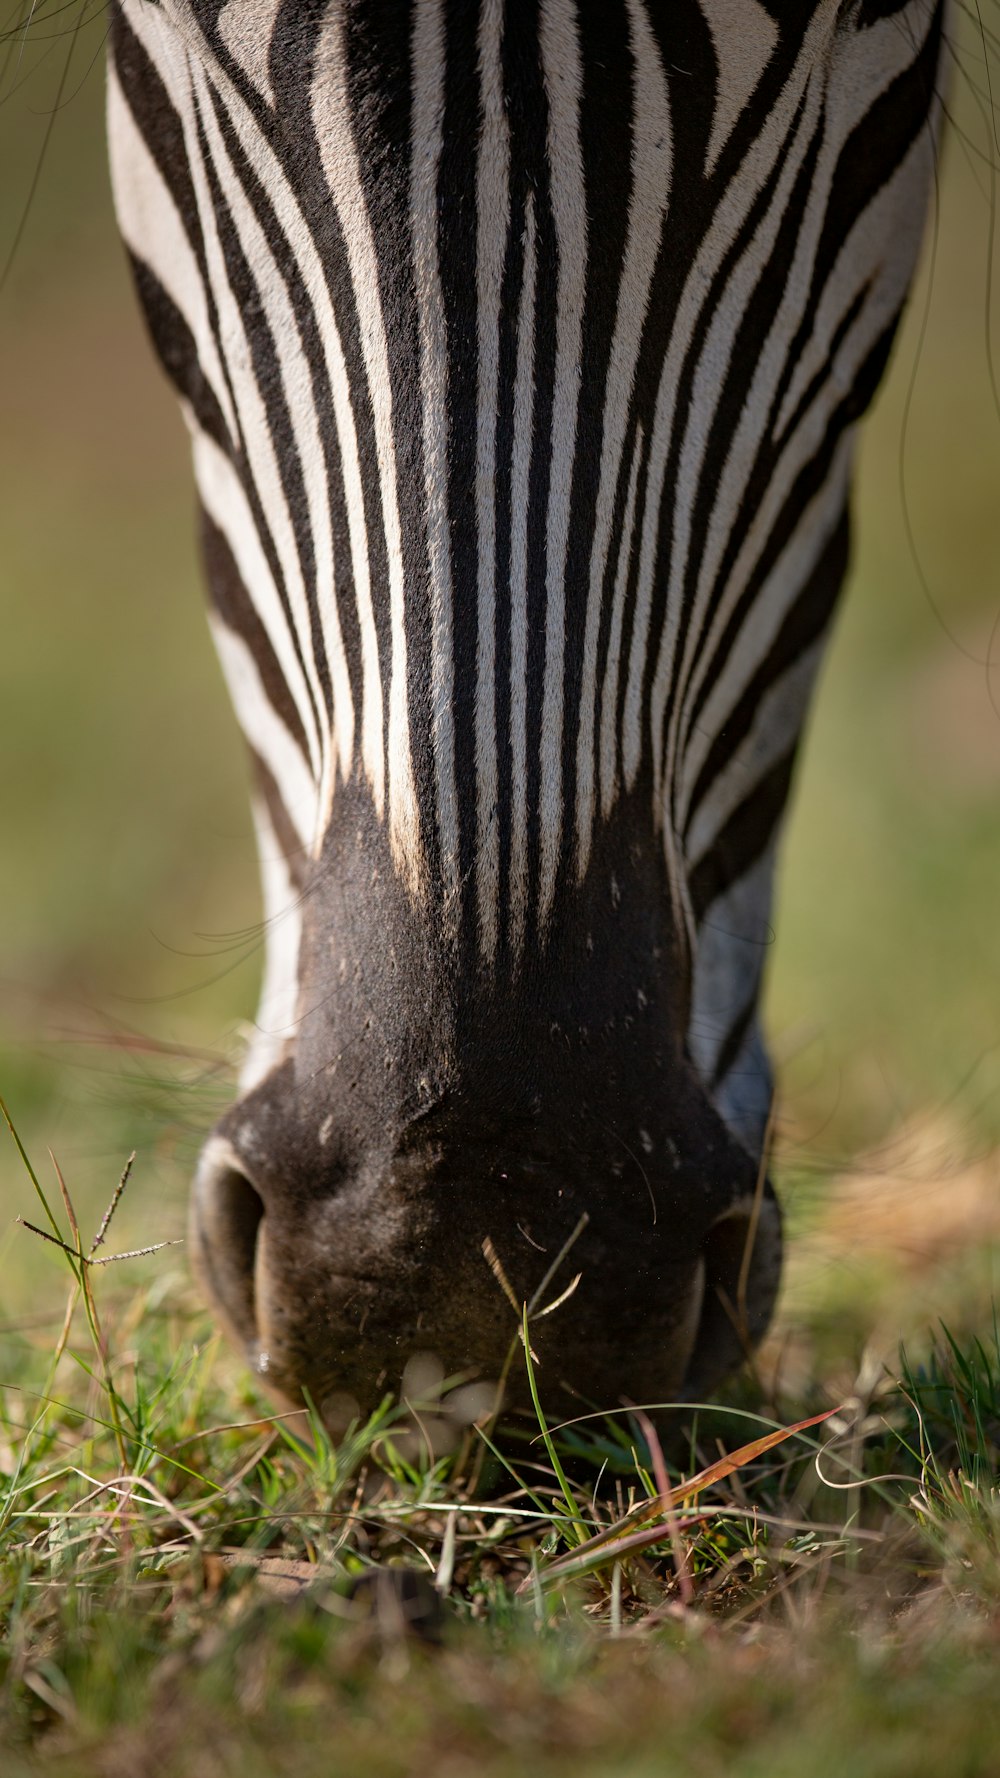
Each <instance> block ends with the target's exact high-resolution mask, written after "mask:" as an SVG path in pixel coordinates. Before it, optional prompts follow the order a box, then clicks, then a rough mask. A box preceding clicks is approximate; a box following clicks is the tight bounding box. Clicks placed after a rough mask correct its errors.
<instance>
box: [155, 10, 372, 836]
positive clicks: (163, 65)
mask: <svg viewBox="0 0 1000 1778" xmlns="http://www.w3.org/2000/svg"><path fill="white" fill-rule="evenodd" d="M128 15H129V24H130V26H131V29H132V30H133V31H134V32H135V34H136V36H137V37H138V38H139V40H140V41H141V43H142V44H143V47H144V48H145V50H146V52H147V54H148V55H149V56H150V57H151V59H152V60H153V63H154V65H155V66H156V68H157V70H158V72H159V74H160V76H161V78H162V80H163V81H164V84H165V85H166V86H167V88H168V91H169V90H171V88H172V89H173V93H174V101H175V104H176V106H177V109H178V113H179V115H180V116H181V118H182V119H183V115H184V112H185V109H186V102H185V101H186V84H187V74H186V57H185V51H184V44H185V41H187V42H189V43H190V51H189V54H190V56H191V57H192V58H193V59H197V60H199V61H205V62H206V63H207V65H208V67H209V68H210V72H211V77H212V80H213V83H214V85H215V86H216V88H217V90H218V92H219V96H220V98H221V100H222V104H223V108H224V110H225V112H226V114H227V116H228V118H229V120H230V122H231V123H232V125H233V128H234V129H235V130H236V133H237V135H238V136H239V139H240V146H241V148H242V149H243V152H244V153H245V155H246V157H247V161H248V164H249V165H250V166H251V168H252V169H253V171H254V174H255V175H256V177H257V179H258V180H259V181H260V184H261V186H262V187H263V189H264V191H265V192H266V194H267V197H268V199H269V201H270V203H271V206H272V209H273V211H274V214H275V217H276V218H277V220H278V222H279V225H280V227H281V229H282V231H283V233H284V235H285V239H286V240H287V242H288V245H289V251H290V252H291V253H292V254H293V256H294V258H295V260H296V263H297V265H298V268H299V271H300V273H301V276H302V281H303V283H304V285H305V288H306V290H307V292H308V295H309V300H310V302H311V303H312V306H313V312H314V314H315V316H316V332H317V337H318V338H319V339H320V340H321V341H322V344H323V353H324V363H325V367H326V375H327V380H328V383H329V388H330V394H331V399H332V402H333V408H334V419H335V424H336V428H337V442H338V446H339V450H340V457H341V468H342V474H343V483H344V501H345V505H346V509H347V525H348V533H349V536H350V542H351V568H352V574H353V583H354V588H353V590H354V603H355V605H356V609H357V616H358V624H359V628H360V635H361V663H362V695H363V710H362V721H361V733H362V761H363V765H364V770H365V775H366V777H367V778H368V782H369V784H370V786H371V791H372V798H373V801H374V804H375V808H376V811H377V813H378V814H379V816H381V815H382V814H383V812H384V806H385V748H384V741H383V734H382V677H381V672H380V668H379V659H378V641H377V637H376V632H375V618H374V612H373V610H372V599H371V575H370V568H369V560H368V535H367V527H366V522H365V510H364V497H363V493H362V484H361V463H360V457H359V452H358V440H357V431H356V428H355V423H354V414H353V412H352V409H351V402H350V391H349V387H348V379H347V368H346V365H345V362H344V354H343V349H342V346H341V341H340V333H339V330H338V328H337V322H336V317H335V315H334V312H333V306H332V303H331V300H330V293H329V289H328V286H327V282H326V274H325V271H324V268H323V265H322V262H321V261H320V258H319V255H318V253H317V252H316V249H315V246H314V244H313V239H312V235H311V234H310V231H309V228H308V225H307V223H306V220H305V218H304V216H303V214H302V210H301V207H300V205H299V201H298V198H297V196H296V194H295V191H294V189H293V187H292V186H291V185H290V184H289V182H288V179H287V177H286V175H285V172H284V169H283V167H282V166H281V163H280V161H279V160H278V159H277V157H276V156H275V155H274V154H273V153H272V151H271V149H270V147H269V146H268V144H267V142H266V140H265V138H264V137H263V136H262V135H261V132H260V129H259V127H258V125H257V121H256V119H255V118H254V116H253V114H252V112H251V111H250V110H249V108H248V107H247V105H246V104H245V103H244V101H243V100H242V98H241V97H240V95H239V93H238V92H237V90H236V88H235V87H234V85H233V83H232V82H231V81H230V80H228V79H227V77H226V76H225V74H224V73H223V72H222V70H221V69H220V68H219V67H218V64H217V63H216V62H215V59H214V58H213V57H212V56H211V54H210V52H208V51H207V48H206V45H205V42H204V38H203V37H202V34H201V32H200V30H199V28H198V25H197V21H196V20H195V17H194V14H193V12H192V10H191V8H190V7H188V6H183V7H181V8H179V9H175V10H174V11H173V13H172V16H171V20H170V23H169V24H166V25H165V24H164V21H163V20H161V19H160V17H159V9H158V8H156V7H152V6H149V5H146V4H137V5H130V6H129V7H128ZM178 70H179V71H180V72H179V73H178ZM189 106H190V101H189V100H187V108H189Z"/></svg>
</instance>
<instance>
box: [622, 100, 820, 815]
mask: <svg viewBox="0 0 1000 1778" xmlns="http://www.w3.org/2000/svg"><path fill="white" fill-rule="evenodd" d="M822 97H823V94H822V86H821V83H820V81H819V80H811V81H810V83H809V89H808V93H807V98H806V103H805V104H804V106H803V108H802V113H801V116H800V117H799V120H798V124H797V127H796V131H795V137H794V139H793V141H792V143H791V144H790V147H789V150H788V153H787V154H786V156H785V159H784V164H783V166H782V169H781V173H780V176H779V178H778V181H777V183H776V186H775V189H774V192H773V194H772V197H771V201H770V203H769V205H768V208H767V210H766V212H765V214H764V216H763V218H762V219H761V221H760V223H759V225H758V227H757V228H756V230H755V231H754V234H753V236H752V238H751V240H750V241H749V242H748V243H747V245H746V247H745V249H744V251H743V252H742V253H741V255H740V257H739V259H738V261H737V262H736V264H735V265H734V266H733V268H732V271H731V272H730V275H729V277H728V278H727V280H726V285H725V288H724V289H723V290H722V291H721V292H720V293H719V294H718V296H717V298H716V302H715V307H714V310H713V313H712V320H711V323H710V325H709V327H708V329H707V331H706V334H705V339H704V343H703V346H702V349H701V352H700V354H699V358H698V366H697V370H696V372H695V377H694V381H693V384H692V388H691V407H690V416H689V418H688V422H687V425H686V428H685V432H684V442H683V447H682V450H681V453H680V457H679V460H678V465H677V476H676V480H675V506H674V513H675V523H674V533H673V548H672V553H671V563H670V570H671V571H670V582H669V591H668V599H669V600H670V602H671V603H672V604H673V603H676V604H677V605H678V606H680V605H681V604H682V602H683V599H684V582H685V579H686V576H687V570H688V567H689V564H690V553H691V530H692V524H693V521H694V516H695V509H696V505H697V501H698V498H699V495H700V494H701V492H702V488H703V484H704V483H705V477H706V472H707V474H708V475H709V476H710V477H711V478H712V483H710V484H709V485H711V486H712V491H713V494H714V508H713V513H712V517H711V519H710V521H709V528H708V537H707V539H706V546H705V549H704V551H703V554H702V557H701V561H700V562H699V564H698V569H699V572H698V579H697V583H696V589H695V594H694V599H693V603H692V604H691V606H690V608H689V617H688V626H687V631H686V634H685V639H684V647H683V651H682V654H681V659H680V662H679V663H677V662H675V661H674V658H673V649H671V669H672V671H671V674H670V678H669V679H668V677H667V674H666V672H665V670H664V668H665V664H666V663H665V661H664V657H663V654H662V652H661V657H660V661H659V662H658V665H657V673H656V678H655V680H654V686H653V696H652V700H651V710H652V724H653V750H654V751H653V757H654V766H655V773H656V783H657V787H658V790H659V791H660V794H661V795H662V796H663V797H664V798H666V795H667V789H666V787H667V786H675V772H676V768H677V759H678V754H679V751H680V741H679V737H680V735H681V734H682V732H683V731H682V727H681V724H682V717H683V713H684V691H685V689H686V685H687V679H688V676H689V674H690V672H691V670H692V667H694V669H695V670H697V666H698V663H699V660H700V658H702V657H701V656H700V655H699V649H700V648H701V646H702V643H703V637H702V630H703V626H704V623H705V617H706V612H711V613H712V614H713V619H714V611H715V609H716V605H715V602H716V601H718V603H719V605H721V604H723V603H724V602H725V601H724V599H722V600H719V590H720V589H719V588H718V586H717V584H716V582H717V574H718V558H719V557H720V556H721V553H722V550H723V549H724V548H725V545H726V542H727V538H728V535H731V534H732V528H733V520H734V519H735V516H736V508H735V506H729V507H723V506H722V503H721V500H720V496H719V492H718V490H719V487H720V486H722V487H725V488H727V489H728V488H729V486H730V485H731V483H732V481H734V480H738V481H740V482H741V483H742V482H745V479H746V476H747V475H748V473H749V469H750V465H751V463H752V461H753V455H754V453H755V451H756V449H757V447H758V445H759V444H760V436H759V435H760V432H761V430H762V427H763V422H764V418H765V416H766V413H767V394H766V391H767V389H768V388H769V387H773V384H774V381H775V379H776V377H777V375H778V374H779V369H780V364H781V362H783V361H784V355H785V350H786V345H787V342H786V341H782V340H780V339H778V337H777V335H776V333H775V331H774V329H773V328H772V333H771V337H770V340H769V342H768V344H769V345H770V346H771V351H770V352H769V351H768V350H767V347H765V350H764V352H763V353H762V355H761V362H760V364H759V365H758V369H757V373H756V379H755V380H756V381H757V382H758V383H759V384H760V385H761V387H760V388H759V390H758V392H757V393H756V394H753V393H752V394H751V396H750V397H749V398H748V400H747V402H746V404H745V405H744V408H743V412H742V414H741V417H740V422H739V424H738V426H737V428H736V434H735V437H734V438H733V439H731V440H730V441H729V446H728V450H727V453H726V459H725V463H724V465H723V468H722V471H721V474H720V473H719V467H718V464H717V462H716V461H714V460H713V459H709V457H708V456H707V450H708V443H709V437H710V433H711V428H712V425H713V422H714V419H715V415H716V411H717V408H718V406H719V403H720V401H721V399H722V396H723V394H724V391H725V387H726V383H727V381H728V378H729V375H730V369H731V364H732V354H733V350H734V347H735V343H736V337H737V334H738V331H739V327H740V324H741V322H742V320H743V317H744V315H745V314H746V310H747V306H748V304H749V302H750V300H751V298H752V296H753V293H754V291H755V290H756V289H757V286H758V284H759V282H760V278H761V275H762V270H766V267H767V261H768V256H769V255H770V253H771V250H772V248H773V245H774V241H775V239H776V237H777V234H778V231H779V229H780V227H781V223H782V221H783V220H784V216H785V211H786V209H787V205H788V196H789V192H790V190H791V188H792V185H793V184H794V181H795V177H796V174H797V173H798V170H799V165H800V162H801V157H802V151H803V149H804V147H805V145H806V144H807V143H808V141H809V140H810V138H811V136H812V133H813V130H814V128H815V126H816V122H817V119H818V117H819V113H820V107H821V104H822ZM818 442H819V440H818V439H817V443H818ZM716 478H717V479H716ZM772 486H774V487H779V488H780V490H781V494H782V496H785V495H787V491H788V488H789V486H790V481H789V480H788V478H787V472H779V474H778V475H776V476H775V479H774V482H773V484H772ZM727 522H728V531H727ZM770 528H771V527H770V524H769V522H768V519H767V517H766V516H765V513H764V512H763V511H762V510H760V509H758V511H756V512H755V513H754V515H753V518H752V520H751V521H750V524H749V525H748V526H747V529H746V531H745V532H744V533H743V539H742V547H741V556H746V555H750V554H751V553H752V555H753V559H756V555H757V554H758V553H759V550H760V548H761V547H762V545H763V542H764V540H765V539H766V537H767V535H768V533H769V530H770ZM713 569H714V570H715V572H714V573H713ZM746 572H747V570H744V568H743V567H742V564H740V565H738V566H737V567H736V568H735V569H734V571H733V574H732V576H731V578H730V583H729V585H730V588H731V589H732V596H733V597H734V598H735V597H737V596H738V594H739V593H740V592H741V591H742V589H743V587H744V586H745V584H746ZM671 683H672V684H673V686H674V689H675V694H676V695H675V699H674V705H673V710H672V714H671V718H670V726H669V732H668V735H667V738H666V745H665V746H664V744H663V741H662V738H661V737H662V728H663V713H664V709H665V706H666V702H667V696H668V693H669V690H670V686H671ZM663 806H664V813H665V815H666V813H667V803H666V801H664V805H663Z"/></svg>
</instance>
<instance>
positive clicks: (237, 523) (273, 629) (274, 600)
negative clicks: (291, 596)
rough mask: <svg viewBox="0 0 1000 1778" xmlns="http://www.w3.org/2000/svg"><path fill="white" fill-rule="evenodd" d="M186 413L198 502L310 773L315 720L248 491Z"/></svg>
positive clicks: (315, 753) (317, 764)
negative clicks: (268, 657)
mask: <svg viewBox="0 0 1000 1778" xmlns="http://www.w3.org/2000/svg"><path fill="white" fill-rule="evenodd" d="M185 417H186V419H187V422H188V427H189V429H190V432H191V440H192V451H193V457H194V473H195V480H196V481H197V483H198V491H199V493H200V495H201V499H202V504H203V505H204V508H205V511H206V513H207V514H208V516H209V518H210V519H211V521H212V523H213V525H215V526H216V528H217V529H218V530H219V531H221V532H222V535H223V536H224V537H225V539H226V542H227V543H228V545H229V549H230V552H231V554H232V557H233V561H234V562H235V564H236V569H237V572H238V574H239V577H240V579H241V581H242V582H243V585H244V587H245V588H246V591H247V596H248V598H249V599H250V602H251V604H252V605H253V607H254V610H255V611H256V613H257V616H258V617H259V618H260V621H261V624H262V625H263V627H264V629H265V630H266V632H267V635H268V639H269V641H270V643H271V647H272V648H273V649H274V653H275V658H276V660H277V662H278V665H279V667H280V668H281V672H282V676H283V678H284V681H285V684H286V685H287V687H288V690H289V694H290V696H291V699H292V702H293V703H294V705H295V708H296V710H297V711H298V713H299V719H300V721H301V723H302V729H303V733H304V734H305V737H306V740H307V742H308V745H309V759H310V763H311V766H312V771H313V776H314V777H315V778H316V779H317V781H318V779H319V775H320V772H321V770H322V765H321V748H320V742H319V737H318V735H317V733H316V718H315V716H314V714H313V708H312V703H311V701H310V698H309V693H308V690H307V687H306V681H305V678H304V675H303V672H302V667H301V664H300V662H299V658H298V655H297V654H296V652H295V644H294V642H293V640H292V633H291V631H290V629H289V627H288V622H287V619H286V617H285V613H284V611H283V609H282V606H281V600H280V599H279V597H278V590H277V588H276V586H275V584H274V579H273V576H272V574H271V570H270V568H269V566H268V562H267V557H266V556H265V554H264V551H263V550H262V548H261V545H260V538H259V537H258V535H257V528H256V525H255V524H254V519H253V514H252V512H251V511H250V507H249V505H248V503H247V497H246V493H245V491H244V489H243V487H242V486H241V484H240V479H239V476H238V475H237V473H236V470H235V469H234V467H233V464H232V461H231V459H230V458H229V457H228V456H226V454H225V452H224V451H220V449H219V447H218V445H217V444H216V443H215V441H214V440H213V439H211V438H209V437H208V434H207V433H205V432H202V431H201V430H200V428H199V426H198V423H197V421H196V420H195V417H194V415H193V413H191V411H190V409H185Z"/></svg>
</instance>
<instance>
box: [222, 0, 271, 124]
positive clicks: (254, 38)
mask: <svg viewBox="0 0 1000 1778" xmlns="http://www.w3.org/2000/svg"><path fill="white" fill-rule="evenodd" d="M280 9H281V0H227V4H226V5H225V6H224V7H223V8H222V11H221V12H220V14H219V16H218V19H217V20H216V26H215V28H216V30H217V31H218V33H219V36H220V37H221V38H222V41H223V43H224V44H225V46H226V48H227V49H228V51H229V53H230V55H231V56H232V58H233V61H234V62H236V63H237V64H238V65H239V67H240V68H242V70H243V72H244V74H245V75H246V77H247V79H248V80H249V82H250V84H251V86H254V87H256V89H257V91H258V92H259V94H260V96H261V98H262V99H263V100H264V102H265V104H267V105H270V106H271V107H272V109H273V107H274V103H275V99H274V87H273V86H272V85H271V69H270V52H271V39H272V37H273V36H274V27H275V24H276V23H277V19H278V13H279V11H280Z"/></svg>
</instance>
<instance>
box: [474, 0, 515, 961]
mask: <svg viewBox="0 0 1000 1778" xmlns="http://www.w3.org/2000/svg"><path fill="white" fill-rule="evenodd" d="M502 29H503V3H502V0H483V6H482V10H481V12H480V16H479V41H478V52H479V93H480V112H481V119H482V121H481V124H480V132H479V143H478V153H477V158H476V314H477V336H478V347H479V350H478V359H477V371H478V375H477V383H476V409H477V412H476V528H477V544H478V550H477V556H478V591H479V603H478V624H477V630H478V635H477V659H476V888H477V901H478V908H479V941H480V948H481V952H482V954H483V955H484V956H486V957H492V956H493V955H494V953H495V951H496V946H497V914H498V909H497V901H498V895H499V887H500V824H499V816H498V807H497V805H498V803H499V797H500V786H499V781H498V765H497V699H496V690H497V688H496V570H497V564H496V427H497V406H498V402H499V396H500V287H501V282H502V279H503V264H504V249H505V247H506V244H507V228H508V221H509V214H510V192H509V189H508V175H509V160H510V137H509V131H508V128H507V118H506V113H505V111H504V95H503V72H502V69H501V65H500V37H501V32H502Z"/></svg>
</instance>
